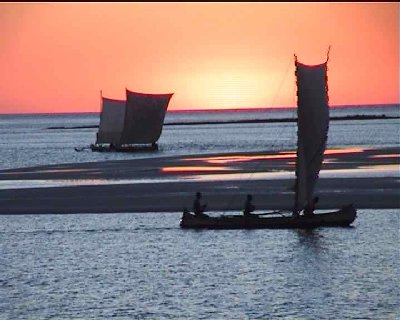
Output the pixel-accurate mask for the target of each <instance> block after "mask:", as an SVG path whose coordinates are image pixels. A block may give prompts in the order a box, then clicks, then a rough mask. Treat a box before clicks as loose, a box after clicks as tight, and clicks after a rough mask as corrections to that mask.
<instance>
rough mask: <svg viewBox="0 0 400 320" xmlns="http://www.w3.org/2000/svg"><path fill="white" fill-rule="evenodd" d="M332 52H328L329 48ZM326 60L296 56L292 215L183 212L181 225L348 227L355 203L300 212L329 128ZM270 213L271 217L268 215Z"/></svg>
mask: <svg viewBox="0 0 400 320" xmlns="http://www.w3.org/2000/svg"><path fill="white" fill-rule="evenodd" d="M328 54H329V51H328ZM327 63H328V57H327V59H326V61H325V62H324V63H322V64H319V65H313V66H311V65H305V64H302V63H300V62H298V60H297V57H296V56H295V66H296V78H297V81H296V82H297V96H298V99H297V126H298V132H297V157H296V182H295V199H294V205H293V211H292V214H291V215H285V214H283V213H282V212H279V211H274V212H271V213H263V214H250V215H223V216H219V217H210V216H208V215H200V216H195V215H194V214H192V213H190V212H188V211H186V212H184V213H183V216H182V219H181V222H180V226H181V227H182V228H195V229H202V228H204V229H256V228H315V227H319V226H326V227H339V226H349V225H350V224H351V223H353V221H354V220H355V218H356V215H357V213H356V209H355V208H354V206H353V205H352V204H350V205H346V206H343V207H342V208H341V209H340V210H338V211H334V212H327V213H318V214H316V213H315V214H314V213H313V212H311V214H307V215H300V212H301V211H302V210H303V209H305V208H306V207H307V206H310V205H312V201H313V195H314V187H315V185H316V182H317V180H318V175H319V171H320V169H321V165H322V161H323V157H324V152H325V148H326V142H327V137H328V129H329V106H328V89H327ZM267 215H270V216H269V217H266V216H267Z"/></svg>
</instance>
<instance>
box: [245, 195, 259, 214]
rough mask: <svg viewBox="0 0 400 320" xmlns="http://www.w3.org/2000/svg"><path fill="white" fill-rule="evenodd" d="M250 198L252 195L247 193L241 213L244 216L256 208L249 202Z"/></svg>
mask: <svg viewBox="0 0 400 320" xmlns="http://www.w3.org/2000/svg"><path fill="white" fill-rule="evenodd" d="M252 199H253V196H252V195H251V194H248V195H247V198H246V202H245V204H244V210H243V214H244V215H245V216H248V215H250V214H251V213H252V212H253V211H254V210H255V209H256V207H255V206H254V205H253V204H252V203H251V200H252Z"/></svg>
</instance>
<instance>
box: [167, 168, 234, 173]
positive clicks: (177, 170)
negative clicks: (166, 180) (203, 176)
mask: <svg viewBox="0 0 400 320" xmlns="http://www.w3.org/2000/svg"><path fill="white" fill-rule="evenodd" d="M229 170H233V169H230V168H226V167H205V166H189V167H163V168H161V172H164V173H181V172H182V173H184V172H214V171H229Z"/></svg>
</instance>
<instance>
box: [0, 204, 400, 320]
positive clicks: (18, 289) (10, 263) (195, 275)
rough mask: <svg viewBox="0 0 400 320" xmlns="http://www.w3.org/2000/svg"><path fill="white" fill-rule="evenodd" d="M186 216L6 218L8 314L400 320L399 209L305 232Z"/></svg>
mask: <svg viewBox="0 0 400 320" xmlns="http://www.w3.org/2000/svg"><path fill="white" fill-rule="evenodd" d="M179 216H180V215H179V214H175V213H170V214H163V215H161V214H157V213H152V214H145V213H143V214H114V215H109V214H103V215H83V214H79V215H37V216H0V248H1V255H0V264H1V269H2V272H1V273H0V296H1V299H0V319H111V318H113V319H114V318H115V319H374V320H376V319H385V320H387V319H399V316H400V305H399V283H400V276H399V271H400V270H399V261H400V259H399V258H400V257H399V246H398V245H399V219H400V214H399V212H398V211H397V210H374V211H372V210H360V211H359V216H358V218H357V220H356V221H355V223H354V228H345V229H342V228H337V229H336V228H320V229H316V230H314V231H308V232H307V231H299V230H252V231H246V230H225V231H221V230H219V231H193V230H182V229H180V228H179V226H178V223H179Z"/></svg>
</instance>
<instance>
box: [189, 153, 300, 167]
mask: <svg viewBox="0 0 400 320" xmlns="http://www.w3.org/2000/svg"><path fill="white" fill-rule="evenodd" d="M294 158H296V153H295V152H286V153H278V154H273V155H254V156H245V155H243V156H241V155H240V156H221V157H202V158H186V159H183V160H189V161H190V160H192V161H193V160H197V161H205V162H207V163H213V164H223V163H231V162H246V161H255V160H269V159H275V160H280V159H294Z"/></svg>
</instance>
